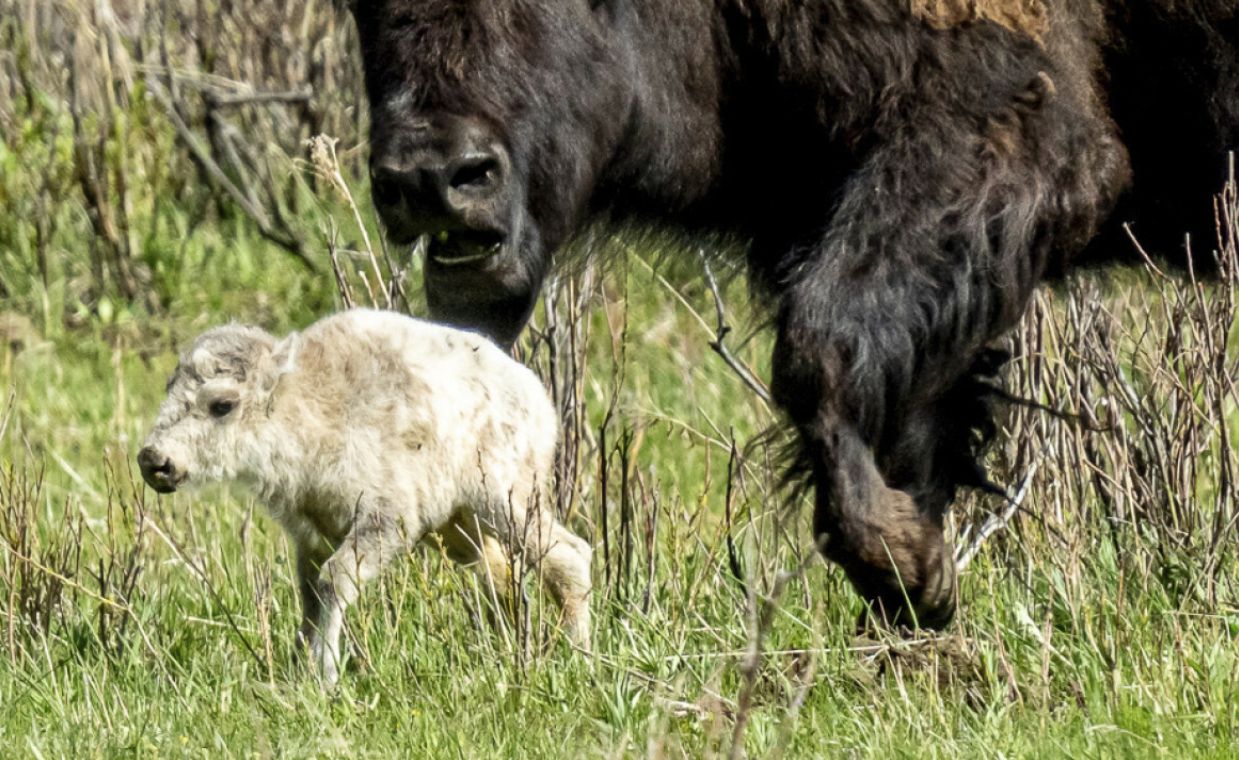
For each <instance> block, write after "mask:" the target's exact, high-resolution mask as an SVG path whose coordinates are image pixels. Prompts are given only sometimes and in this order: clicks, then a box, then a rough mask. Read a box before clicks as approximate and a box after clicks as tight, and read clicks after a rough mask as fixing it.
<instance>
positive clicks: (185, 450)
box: [138, 325, 276, 493]
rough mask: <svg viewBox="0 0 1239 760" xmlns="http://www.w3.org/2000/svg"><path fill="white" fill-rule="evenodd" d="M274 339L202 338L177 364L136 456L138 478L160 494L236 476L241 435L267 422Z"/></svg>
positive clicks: (249, 334)
mask: <svg viewBox="0 0 1239 760" xmlns="http://www.w3.org/2000/svg"><path fill="white" fill-rule="evenodd" d="M275 345H276V343H275V339H274V338H272V337H271V336H270V335H268V334H267V333H266V332H264V331H262V330H259V329H257V328H254V327H243V326H240V325H229V326H227V327H220V328H216V329H214V330H211V331H209V332H206V333H203V335H202V336H201V337H199V338H198V339H197V340H196V341H194V344H193V346H192V347H191V348H190V349H189V351H187V352H186V353H185V354H184V355H183V356H182V357H181V360H180V362H179V363H178V364H177V367H176V371H175V372H174V373H173V374H172V378H171V379H170V380H169V381H168V394H167V398H166V399H164V402H163V405H162V406H161V407H160V408H159V417H158V418H157V419H156V421H155V426H154V428H153V429H152V430H151V432H150V435H148V436H147V438H146V441H145V442H144V443H143V445H142V450H141V451H140V452H139V453H138V467H139V468H140V469H141V470H142V477H143V479H145V480H146V482H147V483H148V484H149V485H150V487H151V488H154V489H155V490H156V491H158V492H159V493H172V492H173V491H175V490H176V489H177V488H179V487H180V486H181V485H183V484H185V483H186V482H191V483H192V482H203V481H210V480H221V479H224V478H231V477H235V476H236V475H237V471H238V469H239V467H240V464H241V459H242V458H243V457H244V456H245V452H246V450H247V448H248V447H247V446H246V440H247V436H246V431H248V430H249V429H250V427H251V424H250V423H251V422H252V421H253V420H256V419H262V418H263V417H264V416H265V410H264V407H265V400H266V398H267V397H268V396H269V387H270V385H271V384H272V383H271V378H273V377H276V375H275V373H274V371H273V369H272V362H273V361H274V360H273V358H272V356H273V354H272V352H273V349H274V347H275Z"/></svg>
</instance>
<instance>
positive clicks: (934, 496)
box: [353, 0, 1239, 626]
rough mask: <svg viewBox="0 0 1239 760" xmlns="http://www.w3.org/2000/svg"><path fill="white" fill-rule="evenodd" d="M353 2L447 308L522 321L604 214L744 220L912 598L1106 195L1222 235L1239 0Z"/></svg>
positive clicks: (808, 409) (709, 227) (929, 579)
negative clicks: (1042, 317) (1021, 360)
mask: <svg viewBox="0 0 1239 760" xmlns="http://www.w3.org/2000/svg"><path fill="white" fill-rule="evenodd" d="M353 13H354V16H355V18H356V21H357V26H358V30H359V33H360V40H361V48H362V54H363V58H364V65H365V74H366V86H367V90H368V95H369V100H370V106H371V116H372V146H371V148H372V157H371V171H372V186H373V191H374V192H373V195H374V201H375V203H376V205H377V207H378V210H379V212H380V214H381V215H382V218H383V220H384V222H385V224H386V226H387V228H388V230H389V233H390V235H391V237H392V239H393V240H395V241H397V242H398V243H411V242H412V241H414V240H415V239H416V238H417V237H418V236H421V235H424V234H430V235H431V238H430V240H431V242H430V244H429V248H428V256H427V261H426V269H425V272H426V292H427V297H428V300H429V304H430V308H431V311H432V313H433V315H434V316H435V317H437V318H440V319H443V320H446V321H448V322H451V323H455V324H459V325H466V326H470V327H474V328H478V329H481V330H483V331H485V332H486V333H488V334H489V335H491V336H492V337H494V338H495V339H496V340H497V341H499V342H500V343H502V344H510V343H511V342H512V341H513V340H515V338H516V337H517V335H518V334H519V333H520V331H521V329H522V327H523V325H524V323H525V321H526V319H527V317H528V315H529V313H530V309H531V307H532V304H533V303H534V300H535V298H536V296H537V294H538V291H539V288H540V286H541V283H542V280H543V277H544V275H545V274H546V272H547V270H548V268H549V267H550V266H551V263H552V259H553V255H554V253H555V251H556V250H558V249H560V247H561V246H563V244H564V243H565V242H566V241H568V240H569V239H570V238H571V237H572V236H573V234H574V233H575V232H576V231H577V230H579V229H580V228H581V227H582V225H583V224H584V223H586V222H587V221H591V220H597V219H603V220H610V221H613V222H620V223H624V222H632V221H636V222H637V223H641V224H651V223H652V224H665V225H675V226H676V227H678V228H680V229H682V230H684V231H686V232H687V233H689V234H693V233H695V232H701V231H713V232H718V231H721V232H724V233H728V234H731V235H734V236H736V237H738V238H740V239H743V240H746V241H749V243H750V244H749V247H748V266H749V271H750V273H751V278H752V280H753V281H754V282H755V283H756V285H757V287H756V288H755V292H757V293H759V294H760V296H759V297H761V298H763V299H766V300H768V302H769V303H770V305H771V308H772V311H773V313H774V314H775V321H776V327H777V330H778V339H777V343H776V347H775V356H774V377H773V383H772V387H773V392H774V396H775V398H776V400H777V401H778V403H779V404H780V406H781V407H782V408H783V409H784V410H785V412H786V413H787V415H788V416H789V417H790V419H791V421H792V422H793V423H794V424H795V426H796V428H797V430H798V431H799V439H800V441H801V443H802V450H803V460H804V462H805V463H806V465H807V466H808V468H809V469H810V471H811V477H812V482H813V485H814V487H815V494H816V510H815V525H816V530H817V532H818V533H819V534H820V535H822V536H824V543H823V546H824V551H825V554H826V556H827V557H829V558H830V559H831V560H833V561H835V562H836V563H838V564H839V565H841V566H842V567H843V568H844V570H845V571H846V572H847V574H848V577H849V578H850V579H851V581H852V583H853V584H854V585H855V586H856V588H857V589H858V590H859V591H860V593H861V594H862V595H864V596H865V598H866V599H868V600H869V601H870V602H871V603H872V604H873V606H874V608H876V609H878V610H880V611H881V612H882V613H883V614H884V615H885V616H886V617H887V618H888V619H890V620H892V621H894V620H898V621H902V622H918V623H919V624H920V625H922V626H941V625H943V624H945V623H946V622H948V621H949V619H950V617H951V615H952V614H953V612H954V607H955V602H954V588H953V587H954V565H953V563H952V561H951V557H950V555H949V553H948V551H947V550H946V547H945V545H944V543H943V532H942V525H943V514H944V512H945V510H946V509H947V507H948V506H949V504H950V503H951V501H952V499H953V497H954V494H955V493H956V490H957V489H958V488H959V487H961V486H965V487H966V486H979V485H984V484H985V483H986V482H987V481H986V479H985V477H984V475H983V473H982V471H981V469H980V467H979V465H978V453H979V448H980V447H981V446H982V445H983V443H984V442H985V439H986V438H987V437H988V436H989V435H990V433H991V432H992V430H993V423H992V421H991V416H990V413H989V409H988V405H987V389H988V387H989V386H988V385H986V383H984V382H983V379H984V378H985V377H986V376H988V375H990V374H992V373H993V372H994V370H995V369H996V368H997V365H999V364H1000V363H1001V361H1002V357H1001V356H1000V354H999V353H998V352H996V351H994V350H992V349H991V348H990V344H991V343H992V341H994V339H996V338H997V337H999V336H1001V335H1002V334H1003V332H1004V331H1006V330H1008V329H1009V328H1010V327H1012V326H1013V325H1014V324H1015V323H1016V321H1017V320H1018V319H1019V317H1020V315H1021V314H1022V313H1023V311H1024V309H1025V306H1026V304H1027V302H1028V299H1029V296H1030V294H1031V293H1032V292H1033V289H1034V288H1035V286H1036V285H1037V283H1038V282H1039V281H1041V280H1042V279H1044V278H1046V277H1049V276H1053V275H1054V274H1056V273H1059V272H1061V271H1063V270H1064V269H1065V268H1066V266H1067V265H1068V263H1070V262H1071V261H1072V260H1073V258H1075V259H1077V260H1078V259H1079V258H1081V255H1083V257H1084V258H1090V259H1096V258H1115V257H1122V256H1125V255H1127V251H1128V248H1129V245H1128V244H1126V243H1125V242H1124V241H1122V240H1121V239H1120V236H1119V235H1117V234H1116V233H1115V231H1114V229H1112V228H1113V227H1117V224H1118V223H1119V222H1126V221H1129V220H1134V221H1135V223H1136V225H1137V227H1136V228H1137V231H1138V233H1139V234H1140V235H1141V237H1142V238H1143V239H1145V240H1146V241H1149V242H1151V243H1153V244H1156V245H1157V246H1159V247H1161V249H1162V250H1163V251H1165V252H1167V253H1168V254H1170V255H1171V256H1173V255H1176V252H1177V251H1179V249H1180V247H1181V246H1180V244H1179V241H1180V240H1181V237H1182V234H1183V233H1184V232H1185V231H1188V230H1193V229H1194V230H1196V231H1197V233H1198V237H1197V239H1198V240H1209V239H1211V238H1210V237H1209V236H1208V235H1207V232H1208V230H1207V228H1206V225H1205V222H1207V221H1208V216H1207V215H1208V211H1209V208H1210V206H1209V201H1208V199H1209V196H1210V194H1211V193H1212V192H1214V191H1215V190H1216V189H1217V188H1218V186H1219V184H1220V183H1219V180H1220V174H1221V167H1222V166H1223V160H1222V158H1223V154H1224V151H1225V150H1226V149H1228V148H1232V147H1234V146H1235V144H1236V129H1237V128H1236V125H1237V124H1239V54H1237V46H1239V24H1237V13H1236V3H1235V2H1234V0H1107V1H1104V2H1103V1H1101V0H356V3H355V5H354V7H353ZM1116 208H1117V209H1120V210H1121V211H1119V212H1116ZM1107 219H1110V222H1108V223H1107V222H1106V220H1107ZM1107 225H1109V226H1107ZM1200 247H1204V246H1200ZM1180 255H1181V254H1180ZM909 613H914V616H913V615H910V614H909Z"/></svg>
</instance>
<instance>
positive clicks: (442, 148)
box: [352, 0, 631, 345]
mask: <svg viewBox="0 0 1239 760" xmlns="http://www.w3.org/2000/svg"><path fill="white" fill-rule="evenodd" d="M597 5H598V3H596V2H591V0H564V1H563V2H528V1H527V0H355V2H354V3H353V4H352V10H353V14H354V16H355V18H356V20H357V27H358V31H359V35H360V39H361V49H362V54H363V60H364V65H365V75H366V89H367V92H368V95H369V101H370V110H371V125H372V126H371V163H370V169H371V187H372V190H373V198H374V203H375V206H376V207H377V209H378V212H379V214H380V216H381V217H382V219H383V222H384V224H385V226H386V227H387V230H388V233H389V235H390V237H391V238H392V240H393V241H394V242H396V243H397V244H405V245H409V244H412V243H414V242H415V241H416V240H418V239H419V238H421V237H422V236H426V239H427V240H428V243H427V254H428V255H427V257H426V259H427V260H426V276H425V281H426V293H427V300H428V303H429V305H430V309H431V312H432V314H433V315H434V317H435V318H436V319H439V320H442V321H446V322H449V323H453V324H457V325H462V326H467V327H472V328H478V329H481V330H483V331H484V332H486V333H487V334H489V335H490V336H491V337H492V338H494V339H496V340H497V341H499V342H500V343H503V344H505V345H506V344H510V343H512V342H513V341H514V340H515V339H516V337H517V335H518V334H519V333H520V330H521V328H522V327H523V326H524V323H525V320H526V319H527V318H528V316H529V312H530V310H531V309H532V307H533V303H534V301H535V300H536V298H537V294H538V290H539V287H540V286H541V283H542V279H543V277H544V275H545V273H546V271H547V268H548V264H549V258H550V255H551V252H552V251H554V249H555V248H557V247H558V246H559V245H560V244H561V243H563V242H564V240H565V238H566V237H567V236H568V235H569V233H570V232H571V230H572V229H573V228H575V227H576V225H577V224H578V222H579V219H580V217H581V215H582V214H583V213H584V211H585V207H586V204H587V203H588V201H589V197H590V195H591V192H592V190H593V184H594V182H595V180H596V178H597V175H598V173H599V172H600V171H601V169H602V166H603V164H604V163H605V162H606V160H607V158H608V156H609V155H610V154H611V152H612V150H613V148H614V145H615V144H616V143H617V142H618V140H619V138H620V132H621V130H622V128H623V127H622V123H621V122H622V119H621V118H617V115H622V114H624V113H625V112H626V109H627V106H628V98H629V94H628V88H629V87H631V84H630V83H628V82H627V79H626V78H625V77H624V76H622V75H621V73H620V72H621V70H622V66H621V65H620V56H619V55H618V53H617V52H616V49H615V44H616V43H614V42H613V41H611V40H610V39H609V38H608V35H607V34H606V30H605V19H604V14H605V13H606V12H607V11H605V10H604V9H601V8H597V7H595V6H597Z"/></svg>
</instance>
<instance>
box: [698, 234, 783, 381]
mask: <svg viewBox="0 0 1239 760" xmlns="http://www.w3.org/2000/svg"><path fill="white" fill-rule="evenodd" d="M701 266H702V268H703V269H704V270H705V273H706V282H707V283H709V285H710V292H711V293H712V294H713V295H714V313H715V316H716V317H717V319H718V324H717V326H716V327H715V328H714V340H712V341H710V348H712V349H714V353H716V354H718V355H719V356H720V357H722V359H723V361H724V362H726V363H727V366H728V367H730V368H731V371H732V372H735V373H736V376H737V377H739V378H740V380H741V381H742V382H743V383H744V384H745V385H747V386H748V387H749V389H750V390H751V391H753V392H754V393H756V394H757V396H758V398H760V399H761V400H762V401H764V402H766V404H771V403H773V399H772V398H771V397H770V391H769V390H768V389H767V388H766V386H765V384H764V383H762V381H761V380H758V379H757V376H756V375H754V374H753V373H752V371H751V370H749V368H748V367H746V366H744V363H743V362H741V361H740V360H739V359H737V358H736V357H735V355H734V354H732V353H731V349H729V348H727V344H726V343H724V342H723V340H724V339H725V338H726V337H727V335H728V333H730V332H731V325H729V324H727V314H726V310H725V309H724V307H723V295H722V293H721V292H720V291H719V287H718V280H717V279H716V278H715V277H714V270H713V269H712V268H711V267H710V259H709V257H708V256H707V255H706V253H705V252H704V251H702V252H701Z"/></svg>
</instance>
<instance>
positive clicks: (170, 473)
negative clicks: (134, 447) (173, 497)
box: [138, 446, 177, 493]
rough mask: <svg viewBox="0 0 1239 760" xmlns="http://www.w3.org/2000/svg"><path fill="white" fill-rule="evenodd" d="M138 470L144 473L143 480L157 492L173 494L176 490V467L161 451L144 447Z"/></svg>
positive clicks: (139, 455)
mask: <svg viewBox="0 0 1239 760" xmlns="http://www.w3.org/2000/svg"><path fill="white" fill-rule="evenodd" d="M138 468H139V469H140V470H141V471H142V479H143V480H145V481H146V482H147V483H148V484H149V485H150V487H151V488H154V489H155V490H156V491H159V492H160V493H171V492H172V491H175V490H176V484H177V473H176V466H175V465H174V464H173V463H172V460H171V459H170V458H169V457H167V456H165V455H164V454H162V453H161V452H160V451H159V450H157V449H155V448H153V447H151V446H145V447H143V448H142V450H141V451H139V452H138Z"/></svg>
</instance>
